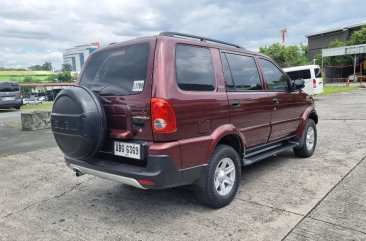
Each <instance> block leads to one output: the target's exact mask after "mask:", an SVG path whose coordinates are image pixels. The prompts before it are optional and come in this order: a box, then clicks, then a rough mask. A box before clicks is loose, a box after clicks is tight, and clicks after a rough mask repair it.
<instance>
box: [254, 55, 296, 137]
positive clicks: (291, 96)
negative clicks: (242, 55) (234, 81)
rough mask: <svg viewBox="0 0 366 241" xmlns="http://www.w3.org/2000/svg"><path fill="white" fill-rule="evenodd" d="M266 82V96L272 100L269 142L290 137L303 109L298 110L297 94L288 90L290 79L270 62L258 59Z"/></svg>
mask: <svg viewBox="0 0 366 241" xmlns="http://www.w3.org/2000/svg"><path fill="white" fill-rule="evenodd" d="M259 62H260V66H261V69H262V72H263V75H264V77H265V79H266V82H267V90H268V95H269V97H270V98H271V100H272V103H273V106H272V117H271V126H272V131H271V135H270V138H269V141H273V140H277V139H281V138H284V137H288V136H291V135H292V134H294V133H295V131H296V130H297V128H298V126H299V124H300V121H301V114H302V112H303V109H301V108H298V103H297V98H296V96H297V95H298V94H299V93H298V92H292V91H291V89H290V83H291V81H290V79H289V78H288V77H287V76H286V75H285V74H284V73H283V72H282V70H281V69H280V68H279V67H278V66H277V65H276V64H275V63H274V62H272V61H271V60H269V59H264V58H259Z"/></svg>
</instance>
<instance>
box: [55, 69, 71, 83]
mask: <svg viewBox="0 0 366 241" xmlns="http://www.w3.org/2000/svg"><path fill="white" fill-rule="evenodd" d="M57 80H58V82H73V81H74V78H73V77H72V76H71V73H70V72H67V71H64V72H61V73H59V74H58V75H57Z"/></svg>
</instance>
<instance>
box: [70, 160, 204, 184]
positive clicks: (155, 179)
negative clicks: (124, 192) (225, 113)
mask: <svg viewBox="0 0 366 241" xmlns="http://www.w3.org/2000/svg"><path fill="white" fill-rule="evenodd" d="M65 161H66V164H67V165H68V167H69V168H71V169H73V170H74V171H79V172H81V173H85V174H91V175H94V176H97V177H101V178H104V179H109V180H113V181H117V182H120V183H124V184H127V185H130V186H134V187H138V188H143V189H164V188H170V187H176V186H183V185H188V184H193V183H195V182H196V181H197V180H198V178H199V177H200V176H201V175H202V174H203V172H205V171H206V165H201V166H195V167H191V168H187V169H180V170H177V169H176V168H175V166H174V164H173V162H172V160H171V158H170V157H169V156H166V155H150V156H148V161H147V165H146V167H141V166H135V165H131V164H126V163H121V162H118V161H112V160H106V159H100V158H95V157H93V158H90V159H88V160H87V161H85V160H75V159H70V158H67V157H65Z"/></svg>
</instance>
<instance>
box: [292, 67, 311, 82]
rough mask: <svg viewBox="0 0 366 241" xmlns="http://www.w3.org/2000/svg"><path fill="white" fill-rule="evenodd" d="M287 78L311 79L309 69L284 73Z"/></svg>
mask: <svg viewBox="0 0 366 241" xmlns="http://www.w3.org/2000/svg"><path fill="white" fill-rule="evenodd" d="M286 73H287V75H288V76H290V78H291V79H292V80H296V79H311V74H310V69H304V70H296V71H290V72H286Z"/></svg>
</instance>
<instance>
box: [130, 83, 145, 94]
mask: <svg viewBox="0 0 366 241" xmlns="http://www.w3.org/2000/svg"><path fill="white" fill-rule="evenodd" d="M144 84H145V81H144V80H135V81H134V82H133V85H132V91H134V92H137V91H143V90H144Z"/></svg>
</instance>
